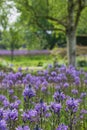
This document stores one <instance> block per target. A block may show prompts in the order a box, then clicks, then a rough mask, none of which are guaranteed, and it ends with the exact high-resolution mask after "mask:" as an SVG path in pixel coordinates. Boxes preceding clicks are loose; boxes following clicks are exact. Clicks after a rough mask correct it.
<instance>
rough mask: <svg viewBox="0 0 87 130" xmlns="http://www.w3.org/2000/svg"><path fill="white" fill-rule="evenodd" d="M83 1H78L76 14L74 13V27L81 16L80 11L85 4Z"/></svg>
mask: <svg viewBox="0 0 87 130" xmlns="http://www.w3.org/2000/svg"><path fill="white" fill-rule="evenodd" d="M83 1H85V0H79V1H78V10H77V14H76V20H75V27H77V25H78V22H79V18H80V16H81V12H82V10H83V9H84V8H85V4H83Z"/></svg>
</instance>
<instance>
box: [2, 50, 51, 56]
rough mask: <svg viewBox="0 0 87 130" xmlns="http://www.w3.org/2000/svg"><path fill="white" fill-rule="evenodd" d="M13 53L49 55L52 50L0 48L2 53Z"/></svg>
mask: <svg viewBox="0 0 87 130" xmlns="http://www.w3.org/2000/svg"><path fill="white" fill-rule="evenodd" d="M12 53H13V55H40V54H42V55H43V54H44V55H48V54H50V53H51V52H50V51H49V50H32V51H30V50H14V51H13V52H12V51H10V50H0V55H2V56H3V55H6V56H7V55H8V56H9V55H11V54H12Z"/></svg>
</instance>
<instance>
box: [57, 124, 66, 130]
mask: <svg viewBox="0 0 87 130" xmlns="http://www.w3.org/2000/svg"><path fill="white" fill-rule="evenodd" d="M56 130H68V126H66V125H64V124H60V125H59V126H58V128H57V129H56Z"/></svg>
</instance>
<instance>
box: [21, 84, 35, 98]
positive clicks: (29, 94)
mask: <svg viewBox="0 0 87 130" xmlns="http://www.w3.org/2000/svg"><path fill="white" fill-rule="evenodd" d="M35 95H36V94H35V91H34V89H33V88H31V86H30V85H29V86H26V87H25V89H24V91H23V96H24V99H25V100H26V99H27V97H28V98H32V97H34V96H35Z"/></svg>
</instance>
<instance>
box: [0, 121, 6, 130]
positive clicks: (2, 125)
mask: <svg viewBox="0 0 87 130" xmlns="http://www.w3.org/2000/svg"><path fill="white" fill-rule="evenodd" d="M0 130H7V124H6V122H5V120H1V121H0Z"/></svg>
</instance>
